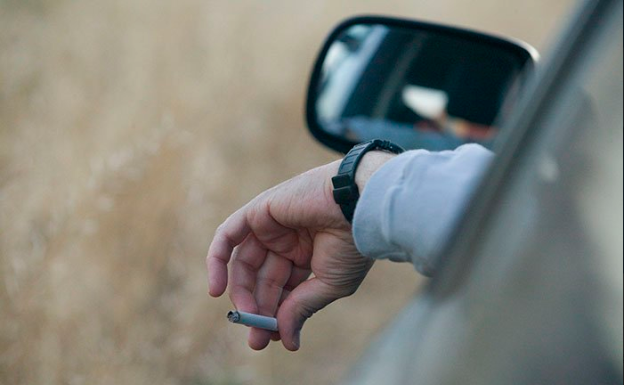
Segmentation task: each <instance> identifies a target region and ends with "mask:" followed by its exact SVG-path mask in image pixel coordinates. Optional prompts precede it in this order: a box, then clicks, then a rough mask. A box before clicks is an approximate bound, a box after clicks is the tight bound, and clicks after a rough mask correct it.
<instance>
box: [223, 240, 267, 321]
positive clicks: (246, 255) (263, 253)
mask: <svg viewBox="0 0 624 385" xmlns="http://www.w3.org/2000/svg"><path fill="white" fill-rule="evenodd" d="M266 257H267V250H266V249H265V248H264V246H262V244H261V243H260V242H259V241H258V239H257V238H256V237H255V236H254V235H253V234H249V235H248V236H247V238H245V240H244V241H243V242H242V243H241V244H240V245H239V246H238V247H236V249H235V250H234V256H233V258H232V262H231V264H232V275H231V281H232V282H231V284H230V300H231V301H232V303H233V304H234V307H236V309H237V310H240V311H244V312H248V313H253V314H257V313H258V304H257V302H256V299H255V297H254V295H253V292H254V289H255V287H256V279H257V275H258V270H259V269H260V267H261V266H262V264H263V263H264V261H265V260H266Z"/></svg>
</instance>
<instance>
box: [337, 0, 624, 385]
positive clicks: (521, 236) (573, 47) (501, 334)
mask: <svg viewBox="0 0 624 385" xmlns="http://www.w3.org/2000/svg"><path fill="white" fill-rule="evenodd" d="M549 56H550V57H549V59H548V60H547V61H546V62H545V63H544V65H543V67H542V70H541V73H540V74H539V75H538V76H537V78H536V79H535V81H534V83H533V86H532V87H531V88H530V90H529V91H528V92H527V95H526V97H525V98H524V101H523V103H521V105H520V106H519V108H518V109H517V111H516V113H515V117H513V118H512V119H511V122H510V123H509V126H510V127H509V129H508V130H506V132H507V137H506V138H505V139H504V140H502V141H501V143H502V145H501V147H500V148H499V149H498V151H497V153H498V156H497V161H496V162H494V165H493V166H492V168H491V170H489V172H488V173H487V174H486V176H485V177H484V181H483V185H482V186H481V188H480V189H479V190H478V191H477V192H476V193H475V196H474V198H473V202H472V204H471V206H470V207H469V208H468V210H467V212H466V215H465V216H464V218H463V220H462V221H461V223H460V225H459V226H458V228H457V231H456V233H455V236H454V237H453V240H452V242H451V245H449V248H448V249H447V250H446V252H445V253H444V256H443V258H444V264H443V268H442V269H441V271H440V274H439V275H438V276H437V277H435V278H434V279H432V280H431V282H430V283H429V285H428V287H427V288H426V289H425V290H424V292H423V293H421V294H420V295H419V296H418V297H416V298H414V300H413V302H412V303H410V304H409V305H408V306H407V307H406V309H405V310H404V311H403V312H402V314H400V315H399V316H398V317H397V319H396V320H395V322H394V323H393V324H392V325H390V326H389V327H388V328H387V330H386V331H385V332H383V333H382V334H381V335H380V336H379V337H378V339H377V341H376V342H375V343H373V344H372V346H371V348H370V349H369V350H368V351H367V352H366V353H365V355H364V356H363V357H362V359H361V360H360V362H359V364H357V365H356V366H355V367H354V369H353V370H352V372H351V374H350V375H349V377H348V378H347V379H346V381H345V383H348V384H360V385H361V384H381V383H383V384H387V385H390V384H411V383H414V384H460V383H461V384H611V383H619V384H621V383H622V328H623V327H622V274H621V272H622V249H623V248H622V223H623V218H622V211H623V203H622V196H623V194H622V185H623V176H622V174H623V173H622V153H623V150H622V142H623V138H622V131H623V118H622V103H623V100H622V82H623V77H622V65H623V62H622V57H623V49H622V2H621V1H619V0H615V1H610V0H597V1H587V2H585V3H584V4H583V5H582V6H581V7H580V8H579V11H578V13H577V16H576V17H575V19H574V20H572V21H571V23H570V25H569V27H568V28H567V30H566V31H565V32H564V34H562V38H561V40H560V42H559V44H558V45H557V48H556V49H555V50H553V52H552V53H551V54H550V55H549Z"/></svg>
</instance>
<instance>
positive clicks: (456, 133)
mask: <svg viewBox="0 0 624 385" xmlns="http://www.w3.org/2000/svg"><path fill="white" fill-rule="evenodd" d="M533 51H534V50H532V48H530V47H528V46H523V45H520V44H517V43H513V42H510V41H507V40H502V39H499V38H495V37H491V36H488V35H483V34H479V33H475V32H471V31H465V30H459V29H455V28H449V27H442V26H437V25H431V24H425V23H418V22H410V21H403V20H396V19H388V18H376V17H366V18H356V19H351V20H348V21H346V22H345V23H343V24H341V25H340V26H339V27H338V28H337V29H336V30H335V31H334V32H333V33H332V34H331V35H330V37H329V38H328V40H327V42H326V43H325V46H324V48H323V50H322V51H321V54H320V56H319V58H318V60H317V63H316V66H315V69H314V71H313V74H312V79H311V81H310V86H309V90H308V104H307V120H308V126H309V128H310V130H311V131H312V133H313V134H314V136H315V137H316V138H317V139H319V140H320V141H321V142H322V143H324V144H326V145H328V146H329V147H331V148H333V149H335V150H338V151H341V152H347V151H348V150H349V149H350V148H351V147H352V146H353V145H354V144H356V143H359V142H362V141H366V140H370V139H373V138H381V139H388V140H391V141H393V142H395V143H397V144H399V145H401V146H402V147H404V148H407V149H414V148H424V149H429V150H445V149H453V148H455V147H457V146H459V145H461V144H464V143H468V142H477V143H481V144H484V145H486V146H489V145H491V143H492V141H493V140H494V138H495V137H496V135H497V133H498V129H497V128H496V127H495V120H496V118H497V117H498V116H499V113H501V111H503V112H504V111H505V110H507V109H508V108H509V106H510V105H511V103H513V100H514V99H515V97H514V96H515V95H517V94H518V91H519V89H520V87H521V85H522V82H523V79H524V78H525V77H524V76H523V70H525V69H526V67H532V65H533V56H532V55H533Z"/></svg>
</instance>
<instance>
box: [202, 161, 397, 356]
mask: <svg viewBox="0 0 624 385" xmlns="http://www.w3.org/2000/svg"><path fill="white" fill-rule="evenodd" d="M374 153H377V152H374ZM369 154H373V152H371V153H369ZM369 154H367V155H366V156H365V157H364V159H363V160H362V163H361V164H360V167H359V168H358V176H357V178H356V180H357V182H358V185H359V186H360V188H363V184H364V183H365V181H366V180H367V179H368V177H370V175H371V174H372V172H373V171H371V170H376V168H378V167H379V166H380V165H381V164H382V163H383V162H385V161H386V160H388V159H389V158H390V156H387V155H385V153H382V154H384V155H383V156H382V157H379V156H377V155H370V156H369ZM367 158H368V160H367ZM382 160H383V161H382ZM339 165H340V162H339V161H337V162H333V163H330V164H327V165H325V166H321V167H318V168H316V169H313V170H311V171H308V172H306V173H304V174H302V175H299V176H298V177H295V178H293V179H291V180H289V181H286V182H284V183H282V184H280V185H278V186H276V187H273V188H272V189H270V190H267V191H265V192H264V193H262V194H260V195H259V196H257V197H256V198H255V199H253V200H252V201H251V202H249V203H248V204H247V205H245V206H244V207H242V208H241V209H239V210H238V211H236V212H235V213H234V214H232V215H231V216H230V217H229V218H228V219H227V220H226V221H225V222H224V223H223V224H222V225H221V226H219V228H218V229H217V232H216V234H215V236H214V239H213V241H212V244H211V245H210V249H209V251H208V257H207V267H208V280H209V292H210V295H212V296H213V297H218V296H221V295H222V294H223V293H224V291H225V289H226V287H227V286H228V272H227V265H228V263H230V264H231V267H232V268H231V280H230V282H229V287H230V291H229V293H230V299H231V301H232V303H233V304H234V306H235V307H236V309H238V310H240V311H245V312H250V313H256V314H262V315H267V316H276V317H277V319H278V325H279V333H273V334H272V333H271V332H269V331H266V330H261V329H256V328H252V329H251V330H250V332H249V337H248V343H249V346H250V347H251V348H252V349H256V350H260V349H263V348H265V347H266V346H267V345H268V343H269V341H270V339H274V340H278V339H281V340H282V343H283V345H284V346H285V347H286V349H288V350H292V351H295V350H297V349H299V346H300V338H299V336H300V331H301V329H302V327H303V324H304V322H305V321H306V319H308V318H309V317H311V316H312V314H314V313H315V312H316V311H318V310H320V309H322V308H324V307H325V306H327V305H328V304H330V303H331V302H333V301H335V300H336V299H339V298H342V297H346V296H349V295H351V294H353V293H354V292H355V291H356V290H357V288H358V287H359V285H360V284H361V282H362V280H363V279H364V277H365V276H366V274H367V273H368V271H369V269H370V268H371V266H372V260H371V259H368V258H365V257H363V256H362V255H361V254H360V253H359V252H358V251H357V249H356V247H355V245H354V241H353V236H352V233H351V225H350V224H349V223H348V222H347V221H346V219H345V218H344V216H343V214H342V212H341V211H340V208H339V207H338V205H337V204H336V203H335V202H334V200H333V196H332V185H331V177H332V176H334V175H336V173H337V170H338V166H339ZM360 169H362V170H363V171H362V172H360ZM311 273H314V277H313V278H311V279H308V277H309V276H310V274H311Z"/></svg>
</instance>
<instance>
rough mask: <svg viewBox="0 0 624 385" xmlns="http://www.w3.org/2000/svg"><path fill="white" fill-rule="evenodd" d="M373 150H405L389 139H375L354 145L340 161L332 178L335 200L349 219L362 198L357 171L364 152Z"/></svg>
mask: <svg viewBox="0 0 624 385" xmlns="http://www.w3.org/2000/svg"><path fill="white" fill-rule="evenodd" d="M373 150H383V151H389V152H393V153H395V154H400V153H402V152H403V151H405V150H404V149H403V148H402V147H401V146H399V145H397V144H394V143H392V142H390V141H388V140H381V139H373V140H370V141H368V142H363V143H360V144H357V145H355V146H353V148H352V149H351V150H350V151H349V152H348V153H347V155H346V156H345V157H344V159H343V160H342V163H340V167H339V168H338V174H337V175H336V176H335V177H333V178H332V184H333V186H334V190H333V193H334V201H335V202H336V203H337V204H338V205H339V206H340V209H341V210H342V213H343V214H344V216H345V218H347V221H349V223H351V222H352V221H353V214H354V213H355V206H356V205H357V202H358V199H359V198H360V191H359V189H358V187H357V184H355V173H356V171H357V167H358V164H359V163H360V160H361V159H362V157H364V154H366V153H367V152H369V151H373Z"/></svg>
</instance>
